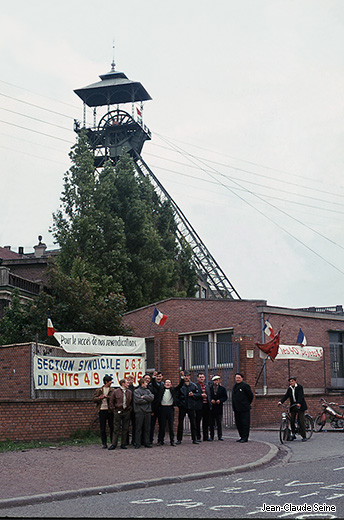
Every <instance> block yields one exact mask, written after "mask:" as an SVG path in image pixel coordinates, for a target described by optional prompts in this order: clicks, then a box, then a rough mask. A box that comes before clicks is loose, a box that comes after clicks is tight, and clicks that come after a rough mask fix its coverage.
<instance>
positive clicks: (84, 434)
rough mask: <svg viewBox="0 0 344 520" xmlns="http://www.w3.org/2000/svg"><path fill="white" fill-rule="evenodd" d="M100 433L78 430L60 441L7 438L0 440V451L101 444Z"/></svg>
mask: <svg viewBox="0 0 344 520" xmlns="http://www.w3.org/2000/svg"><path fill="white" fill-rule="evenodd" d="M99 442H100V440H99V434H96V433H95V432H93V431H90V430H86V431H85V430H76V431H75V432H73V433H72V434H71V435H70V436H69V438H68V439H62V440H58V441H37V440H35V441H28V442H24V441H11V440H5V441H1V442H0V453H4V452H6V451H23V450H30V449H33V448H50V447H54V448H58V447H60V446H75V445H76V444H77V445H78V446H87V445H89V444H99Z"/></svg>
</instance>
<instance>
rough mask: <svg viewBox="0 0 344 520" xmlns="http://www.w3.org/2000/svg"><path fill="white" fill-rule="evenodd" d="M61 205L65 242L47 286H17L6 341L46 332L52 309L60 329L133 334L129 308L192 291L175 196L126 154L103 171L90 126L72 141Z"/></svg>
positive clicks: (3, 327)
mask: <svg viewBox="0 0 344 520" xmlns="http://www.w3.org/2000/svg"><path fill="white" fill-rule="evenodd" d="M70 157H71V160H72V163H73V164H72V166H71V168H70V170H69V171H68V172H66V174H65V177H64V189H63V193H62V196H61V207H60V209H59V210H58V211H57V212H56V213H55V214H54V215H53V229H52V232H53V235H54V237H55V239H56V241H57V243H58V244H59V246H60V253H59V255H58V257H57V261H56V263H54V262H51V263H50V265H49V268H48V286H47V289H46V290H45V291H44V292H42V293H41V294H40V295H38V296H37V297H36V298H35V299H34V300H33V301H31V302H30V303H28V304H27V305H22V304H21V302H20V299H19V293H18V292H14V294H13V300H12V304H11V306H9V307H8V309H7V310H6V313H5V316H4V318H3V319H2V320H0V344H11V343H23V342H27V341H34V340H36V339H37V340H38V341H44V342H47V341H48V342H51V343H53V344H55V340H54V339H53V338H49V339H48V340H47V327H46V322H47V317H48V315H49V310H50V313H51V317H52V321H53V324H54V327H55V329H56V330H60V331H69V332H90V333H93V334H105V335H117V334H121V335H127V334H130V332H131V331H130V330H128V329H127V328H125V327H124V326H123V325H122V316H123V313H124V312H125V311H126V310H131V309H135V308H138V307H141V306H144V305H147V304H150V303H153V302H155V301H158V300H162V299H165V298H168V297H171V296H194V295H195V285H196V283H197V277H196V274H195V270H194V268H193V266H192V263H191V254H192V252H191V249H190V247H189V246H188V245H187V244H186V243H182V245H180V244H179V242H178V241H177V235H176V232H177V226H176V222H175V219H174V215H173V210H172V207H171V204H170V203H169V202H167V201H165V202H161V201H160V199H159V197H158V195H157V194H156V192H155V190H154V188H153V186H152V184H151V182H150V180H149V179H148V178H146V177H144V176H141V175H138V174H137V172H136V170H135V166H134V163H133V161H132V159H131V158H130V157H129V156H128V155H123V156H122V157H121V159H120V160H119V161H118V163H117V164H116V167H114V166H113V164H112V163H111V162H108V163H107V164H106V165H105V166H104V168H102V170H101V171H100V172H99V173H98V172H97V170H95V167H94V159H93V152H92V151H91V150H90V148H89V145H88V142H87V136H86V133H84V132H82V133H81V134H80V136H79V138H78V141H77V143H76V144H75V145H74V146H73V148H72V150H71V153H70Z"/></svg>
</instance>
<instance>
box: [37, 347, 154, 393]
mask: <svg viewBox="0 0 344 520" xmlns="http://www.w3.org/2000/svg"><path fill="white" fill-rule="evenodd" d="M33 362H34V363H33V366H34V382H35V389H36V390H77V389H85V388H97V387H98V386H101V385H102V384H103V377H104V376H105V375H109V376H111V377H112V378H113V385H114V386H119V381H120V380H121V379H125V378H127V377H128V376H130V375H131V376H133V377H134V383H135V384H138V381H139V379H140V378H141V377H142V376H143V375H144V373H145V358H144V357H143V356H136V357H134V356H97V357H87V356H85V357H70V358H68V357H53V356H39V355H35V356H34V360H33Z"/></svg>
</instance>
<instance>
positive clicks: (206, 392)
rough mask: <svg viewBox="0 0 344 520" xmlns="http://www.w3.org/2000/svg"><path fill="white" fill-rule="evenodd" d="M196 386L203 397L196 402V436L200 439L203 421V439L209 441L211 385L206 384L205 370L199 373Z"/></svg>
mask: <svg viewBox="0 0 344 520" xmlns="http://www.w3.org/2000/svg"><path fill="white" fill-rule="evenodd" d="M196 386H197V387H198V390H199V392H200V393H201V396H202V399H199V400H198V401H197V404H196V436H197V440H198V441H200V440H201V421H202V433H203V440H204V441H209V424H210V386H209V385H207V384H206V382H205V375H204V374H203V372H200V373H199V374H198V375H197V381H196Z"/></svg>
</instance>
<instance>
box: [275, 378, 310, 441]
mask: <svg viewBox="0 0 344 520" xmlns="http://www.w3.org/2000/svg"><path fill="white" fill-rule="evenodd" d="M288 381H289V388H288V390H287V391H286V393H285V394H284V396H283V397H282V399H281V400H280V402H279V403H278V405H281V404H283V403H284V401H286V400H287V399H288V398H289V400H290V422H291V431H292V436H291V438H290V440H291V441H293V440H294V439H296V435H295V421H296V416H298V422H299V428H300V435H301V437H302V441H303V442H306V440H307V438H306V429H305V410H307V404H306V401H305V396H304V393H303V387H302V385H300V384H297V383H296V377H289V379H288Z"/></svg>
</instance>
